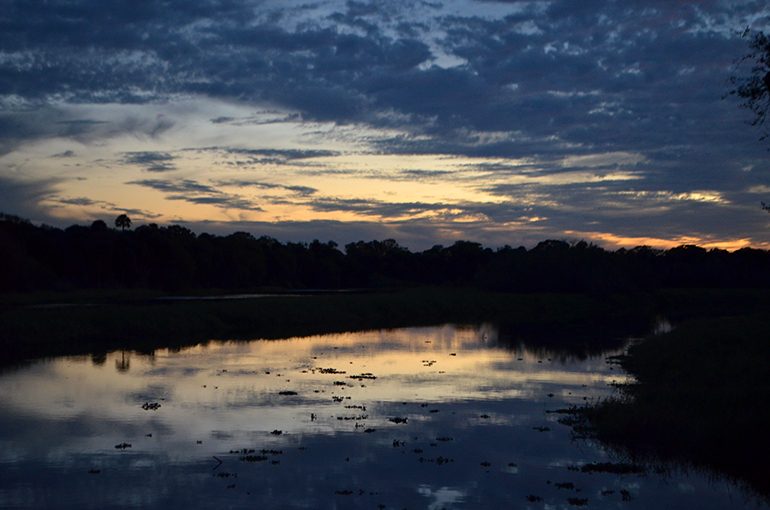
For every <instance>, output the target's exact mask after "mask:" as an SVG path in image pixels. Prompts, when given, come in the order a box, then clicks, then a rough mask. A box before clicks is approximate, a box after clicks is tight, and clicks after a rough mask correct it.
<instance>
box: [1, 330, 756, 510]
mask: <svg viewBox="0 0 770 510" xmlns="http://www.w3.org/2000/svg"><path fill="white" fill-rule="evenodd" d="M615 353H616V352H607V353H603V354H602V355H599V356H595V357H588V358H582V359H580V358H577V357H573V356H570V355H567V354H560V353H557V352H548V351H545V350H538V351H532V350H530V351H527V350H524V349H522V348H518V349H514V348H512V347H510V346H504V345H502V343H500V342H498V339H497V331H496V330H495V328H493V327H491V326H477V327H460V326H452V325H446V326H443V327H435V328H412V329H400V330H391V331H376V332H362V333H350V334H340V335H324V336H317V337H309V338H292V339H287V340H277V341H276V340H270V341H260V340H255V341H251V342H224V343H223V342H218V343H210V344H207V345H201V346H197V347H194V348H188V349H184V350H181V351H169V350H160V351H156V352H155V353H154V355H152V356H148V355H140V354H138V353H133V352H115V353H111V354H108V355H100V356H93V357H79V358H71V357H70V358H60V359H55V360H49V361H41V362H36V363H35V364H33V365H31V366H28V367H24V368H19V369H12V370H6V371H5V373H3V374H0V416H2V417H3V418H2V421H0V469H1V470H2V471H1V472H2V474H3V476H2V477H1V478H0V507H2V508H163V509H166V508H214V507H217V508H319V509H325V508H329V509H331V508H335V509H341V508H377V509H403V508H408V509H418V508H428V509H441V508H457V509H460V508H469V509H471V508H472V509H479V508H572V507H575V506H583V505H586V506H587V507H589V508H672V509H673V508H698V509H710V508H713V509H723V508H745V507H754V506H755V504H754V503H747V502H745V501H744V497H743V495H742V494H741V493H740V492H739V491H738V490H737V489H735V488H734V487H732V486H730V485H729V484H727V483H726V482H722V481H718V480H710V479H709V478H708V477H705V476H700V475H696V474H689V475H688V474H679V475H676V476H674V475H670V474H668V475H665V476H664V475H658V474H646V475H638V474H631V475H624V476H618V475H614V474H610V473H596V472H594V473H586V472H582V471H581V468H582V467H583V466H587V465H591V464H592V463H596V462H617V461H618V459H614V458H611V457H608V454H607V453H606V452H604V451H603V450H601V449H600V448H598V447H597V446H595V445H592V444H586V443H580V442H574V441H572V440H571V436H570V428H569V427H566V426H564V425H561V424H559V423H558V422H557V420H558V418H559V416H560V415H558V414H555V413H552V412H551V411H555V410H557V409H563V408H565V407H566V406H568V405H570V404H575V405H581V404H583V403H585V402H590V401H593V400H595V399H597V398H602V397H604V396H607V395H609V394H611V392H612V387H611V386H610V385H609V384H610V383H611V382H612V381H613V380H615V379H616V378H622V377H623V376H622V374H619V373H617V372H618V368H617V367H614V366H612V365H609V364H607V363H606V362H605V357H606V356H607V355H611V354H615Z"/></svg>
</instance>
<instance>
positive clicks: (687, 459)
mask: <svg viewBox="0 0 770 510" xmlns="http://www.w3.org/2000/svg"><path fill="white" fill-rule="evenodd" d="M768 360H770V318H768V317H767V315H766V314H747V315H743V316H733V317H718V318H692V319H688V320H685V321H684V322H682V323H680V324H678V325H677V326H676V327H675V328H674V329H673V330H672V331H670V332H667V333H664V334H660V335H655V336H651V337H649V338H646V339H645V340H644V341H642V342H640V343H637V344H635V345H633V346H631V347H630V348H629V349H628V351H627V354H626V355H624V356H622V357H620V358H618V359H617V361H618V362H619V363H620V365H621V366H622V368H623V369H624V370H626V371H627V372H628V373H629V374H630V375H631V376H632V377H633V380H632V381H631V382H628V383H625V384H622V385H620V386H619V387H618V390H619V394H618V396H617V397H613V398H611V399H608V400H605V401H603V402H600V403H599V404H597V405H594V406H589V407H588V408H585V409H581V410H580V411H579V413H578V416H577V420H576V421H575V422H573V426H575V430H576V431H577V433H578V434H579V435H581V436H587V437H591V438H595V439H598V440H599V441H601V442H603V443H605V444H606V445H608V446H609V447H610V448H611V449H612V450H615V451H617V452H620V453H621V454H622V455H623V456H627V457H629V458H630V459H632V460H633V461H635V462H643V463H648V464H649V463H652V464H655V463H659V462H661V461H662V462H665V463H668V464H669V465H671V464H672V463H673V464H674V465H678V466H681V467H684V468H691V469H692V468H694V469H704V468H705V469H709V470H713V471H716V472H718V473H721V474H723V475H725V476H727V477H728V478H733V479H736V480H742V481H744V482H745V483H747V484H748V486H749V487H750V488H751V489H752V490H753V491H754V492H756V493H758V494H760V495H761V496H762V497H763V498H765V499H766V500H768V501H770V464H769V463H768V458H769V456H770V435H768V433H767V430H768V429H767V427H768V423H770V407H768V405H767V403H768V402H770V363H768ZM568 421H570V420H568Z"/></svg>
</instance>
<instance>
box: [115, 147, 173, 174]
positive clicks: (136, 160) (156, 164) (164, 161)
mask: <svg viewBox="0 0 770 510" xmlns="http://www.w3.org/2000/svg"><path fill="white" fill-rule="evenodd" d="M175 159H176V158H175V157H174V156H172V155H171V154H169V153H167V152H154V151H141V152H125V153H123V163H125V164H129V165H139V166H143V167H144V168H145V170H147V171H148V172H170V171H172V170H176V166H174V164H173V161H174V160H175Z"/></svg>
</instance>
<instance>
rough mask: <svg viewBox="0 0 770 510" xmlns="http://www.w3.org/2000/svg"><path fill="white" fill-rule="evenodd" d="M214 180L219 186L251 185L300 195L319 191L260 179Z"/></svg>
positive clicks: (243, 186)
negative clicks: (260, 180)
mask: <svg viewBox="0 0 770 510" xmlns="http://www.w3.org/2000/svg"><path fill="white" fill-rule="evenodd" d="M214 182H215V184H216V185H217V186H232V187H237V188H249V187H251V188H259V189H277V190H285V191H290V192H292V193H296V194H297V195H300V196H309V195H312V194H314V193H317V192H318V190H317V189H315V188H311V187H310V186H286V185H283V184H272V183H267V182H259V181H246V180H237V179H229V180H219V181H214Z"/></svg>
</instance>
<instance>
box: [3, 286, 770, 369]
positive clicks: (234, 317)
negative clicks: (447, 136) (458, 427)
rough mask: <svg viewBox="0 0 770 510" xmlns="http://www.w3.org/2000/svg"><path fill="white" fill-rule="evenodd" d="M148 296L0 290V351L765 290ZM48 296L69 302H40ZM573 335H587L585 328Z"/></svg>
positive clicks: (614, 308)
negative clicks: (239, 297)
mask: <svg viewBox="0 0 770 510" xmlns="http://www.w3.org/2000/svg"><path fill="white" fill-rule="evenodd" d="M264 291H265V289H257V290H256V291H254V293H264ZM244 292H245V291H244ZM158 297H162V296H161V295H158V294H155V293H146V292H139V293H136V292H112V291H111V292H98V291H97V292H81V293H73V294H56V293H47V294H37V295H28V294H19V295H4V296H2V297H0V324H2V326H3V327H2V328H0V360H2V361H3V363H4V364H7V363H9V362H13V361H17V360H23V359H28V358H40V357H48V356H57V355H67V354H88V353H91V352H106V351H109V350H115V349H130V350H139V351H148V352H149V351H152V350H154V349H158V348H163V347H180V346H184V345H194V344H196V343H199V342H204V341H208V340H229V339H251V338H282V337H291V336H303V335H312V334H321V333H333V332H346V331H356V330H367V329H381V328H395V327H407V326H426V325H436V324H442V323H447V322H455V323H478V322H494V323H496V324H500V325H507V326H509V327H508V329H509V330H511V329H514V330H517V329H520V327H526V326H531V325H543V326H560V325H570V324H574V323H584V322H591V323H593V324H602V323H604V322H608V323H609V322H623V321H626V320H628V321H633V320H636V321H639V320H642V321H644V320H649V319H650V318H652V317H654V316H655V315H656V314H667V316H669V317H674V318H679V317H683V316H688V315H693V314H698V315H707V316H712V315H724V314H730V313H744V312H746V311H747V310H750V309H755V310H757V309H761V308H762V307H763V306H765V307H766V306H767V305H770V297H767V296H765V295H764V293H761V292H759V291H755V290H742V291H741V290H726V291H676V290H673V291H661V292H656V293H650V294H633V295H616V296H601V297H596V296H591V295H587V294H566V293H565V294H510V293H493V292H483V291H476V290H469V289H458V288H419V289H402V290H398V291H389V292H357V293H328V294H326V293H322V294H317V295H303V296H296V295H284V296H269V297H262V298H255V299H243V300H216V299H212V300H205V299H204V300H181V301H173V300H158V299H156V298H158ZM52 303H57V304H60V305H77V306H56V307H46V306H45V305H50V304H52ZM39 305H43V306H39ZM589 329H590V328H589ZM589 333H590V331H589ZM581 341H583V342H588V343H590V342H591V340H590V339H586V338H583V339H582V340H581ZM567 343H569V339H567Z"/></svg>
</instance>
